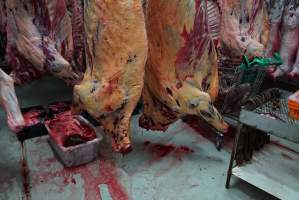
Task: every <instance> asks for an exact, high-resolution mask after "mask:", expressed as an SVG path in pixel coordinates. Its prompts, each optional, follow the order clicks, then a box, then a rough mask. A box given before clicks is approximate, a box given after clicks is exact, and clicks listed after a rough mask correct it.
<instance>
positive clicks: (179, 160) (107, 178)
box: [0, 78, 274, 200]
mask: <svg viewBox="0 0 299 200" xmlns="http://www.w3.org/2000/svg"><path fill="white" fill-rule="evenodd" d="M17 95H18V98H19V100H20V102H21V105H22V107H28V106H32V105H40V104H44V103H47V102H53V101H61V100H65V99H71V91H70V89H68V88H66V87H65V86H64V85H63V83H61V82H60V81H58V80H56V79H52V78H44V79H42V80H39V81H37V82H34V83H33V84H30V85H27V86H24V87H22V88H18V89H17ZM0 118H1V120H0V123H1V125H0V130H1V132H0V147H1V151H0V158H1V159H0V199H1V200H2V199H3V200H19V199H22V197H23V198H25V197H26V196H24V192H23V191H24V188H27V189H28V194H27V196H28V197H29V199H32V200H41V199H42V200H52V199H53V200H54V199H63V200H64V199H66V200H68V199H71V200H97V199H102V200H111V199H113V200H127V199H133V200H197V199H199V200H205V199H228V200H233V199H242V200H245V199H263V200H264V199H270V200H271V199H274V197H272V196H270V195H268V194H267V193H265V192H263V191H262V190H260V189H258V188H256V187H254V186H252V185H250V184H248V183H246V182H244V181H242V180H240V179H237V178H235V177H233V178H232V183H231V189H229V190H227V189H225V187H224V186H225V180H226V171H227V167H228V162H229V158H230V151H231V141H230V140H231V139H229V140H226V143H225V145H224V149H223V150H222V151H221V152H219V151H217V150H216V148H215V146H214V144H213V143H212V142H211V141H209V140H208V139H207V138H205V137H203V136H202V135H201V134H199V133H198V132H196V131H194V130H193V129H192V128H190V127H189V126H188V125H187V124H185V123H183V122H182V121H178V122H176V123H175V124H173V125H172V126H171V127H170V128H169V129H168V131H167V132H166V133H160V132H151V131H146V130H144V129H141V128H140V127H138V123H137V122H138V116H134V117H133V119H132V133H133V136H132V138H133V148H134V150H133V151H132V152H131V153H130V154H128V155H126V156H122V155H120V154H115V153H113V152H112V151H111V145H110V143H109V141H108V139H107V138H106V139H105V141H104V142H103V143H102V144H101V151H100V154H101V155H100V157H99V158H98V159H97V160H95V161H94V162H92V163H90V164H88V165H85V166H81V167H76V168H71V169H65V168H64V167H63V166H62V165H61V164H60V163H59V162H58V161H57V160H56V158H55V156H54V154H53V152H52V150H51V148H50V147H49V145H48V143H47V137H46V136H44V137H40V138H35V139H31V140H27V141H26V142H25V144H24V146H25V154H26V161H27V164H28V185H27V183H26V182H25V183H24V181H23V179H24V178H23V174H22V166H21V162H20V155H21V154H20V152H21V149H20V143H19V142H18V141H17V139H16V138H15V137H14V136H13V134H12V133H11V132H10V131H9V130H8V129H7V126H6V120H5V114H4V112H3V110H1V112H0Z"/></svg>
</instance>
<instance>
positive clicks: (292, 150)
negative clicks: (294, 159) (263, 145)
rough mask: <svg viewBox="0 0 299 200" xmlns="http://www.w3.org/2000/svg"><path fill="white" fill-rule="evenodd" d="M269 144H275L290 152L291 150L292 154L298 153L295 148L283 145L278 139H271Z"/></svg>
mask: <svg viewBox="0 0 299 200" xmlns="http://www.w3.org/2000/svg"><path fill="white" fill-rule="evenodd" d="M271 144H274V145H275V146H278V147H280V148H282V149H285V150H287V151H290V152H292V153H294V154H296V155H299V152H298V151H296V150H295V149H292V148H290V147H287V146H284V145H283V144H280V143H279V142H278V141H271Z"/></svg>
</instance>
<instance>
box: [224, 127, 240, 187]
mask: <svg viewBox="0 0 299 200" xmlns="http://www.w3.org/2000/svg"><path fill="white" fill-rule="evenodd" d="M242 127H243V124H242V123H241V122H238V126H237V131H236V136H235V140H234V146H233V149H232V153H231V158H230V162H229V168H228V171H227V178H226V184H225V187H226V188H227V189H228V188H229V186H230V179H231V176H232V169H233V165H234V160H235V156H236V152H237V147H238V142H239V138H240V135H241V130H242Z"/></svg>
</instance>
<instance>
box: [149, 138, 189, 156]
mask: <svg viewBox="0 0 299 200" xmlns="http://www.w3.org/2000/svg"><path fill="white" fill-rule="evenodd" d="M144 145H145V146H149V151H150V152H151V153H152V154H153V156H154V158H155V159H161V158H164V157H166V156H167V155H169V154H170V153H172V152H173V153H174V155H175V157H176V158H177V159H178V160H181V159H182V156H183V155H186V154H189V153H193V152H194V150H193V149H191V148H190V147H187V146H179V147H176V146H175V145H173V144H167V145H164V144H152V145H151V143H150V142H149V141H145V142H144Z"/></svg>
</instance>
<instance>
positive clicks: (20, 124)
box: [0, 69, 25, 132]
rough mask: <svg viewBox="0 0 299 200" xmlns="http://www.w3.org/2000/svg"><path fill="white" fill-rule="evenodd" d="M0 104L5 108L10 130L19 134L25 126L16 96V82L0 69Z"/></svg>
mask: <svg viewBox="0 0 299 200" xmlns="http://www.w3.org/2000/svg"><path fill="white" fill-rule="evenodd" d="M0 104H1V105H2V106H3V107H4V109H5V112H6V116H7V124H8V127H9V128H10V130H12V131H13V132H18V131H20V130H22V128H24V126H25V121H24V118H23V115H22V113H21V110H20V107H19V103H18V99H17V97H16V94H15V89H14V81H13V79H12V78H11V77H10V76H9V75H7V74H6V73H5V72H4V71H3V70H2V69H0Z"/></svg>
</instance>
